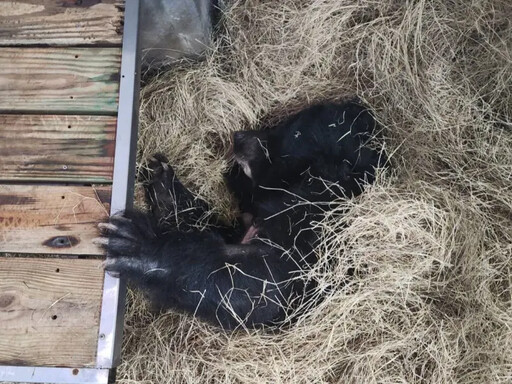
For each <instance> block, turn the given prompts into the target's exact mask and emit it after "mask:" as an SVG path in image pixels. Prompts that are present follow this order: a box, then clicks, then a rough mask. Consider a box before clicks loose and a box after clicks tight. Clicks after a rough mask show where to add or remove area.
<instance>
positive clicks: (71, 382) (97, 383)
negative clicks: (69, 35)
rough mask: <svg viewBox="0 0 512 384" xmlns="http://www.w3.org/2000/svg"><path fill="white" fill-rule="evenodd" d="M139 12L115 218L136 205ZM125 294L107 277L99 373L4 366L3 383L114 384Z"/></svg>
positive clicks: (127, 76) (123, 91)
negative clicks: (111, 382) (134, 201)
mask: <svg viewBox="0 0 512 384" xmlns="http://www.w3.org/2000/svg"><path fill="white" fill-rule="evenodd" d="M139 7H140V0H126V1H125V13H124V28H123V49H122V58H121V77H120V87H119V109H118V119H117V130H116V149H115V157H114V176H113V184H112V198H111V209H110V213H111V214H113V213H116V212H118V211H122V210H124V209H126V208H131V206H132V204H133V192H134V182H135V180H134V179H135V156H136V150H137V127H138V111H139V108H138V106H139V85H140V60H139V44H138V31H139ZM125 292H126V287H125V284H124V282H123V281H121V280H119V279H118V278H114V277H112V276H110V275H108V274H105V279H104V283H103V298H102V304H101V316H100V325H99V335H98V348H97V355H96V367H95V368H73V367H71V368H51V367H16V366H0V382H2V381H8V382H24V383H54V384H78V383H80V384H107V383H109V382H110V380H111V377H112V373H113V372H111V369H112V368H115V367H116V366H117V365H118V364H119V362H120V356H121V341H122V334H123V317H124V303H125Z"/></svg>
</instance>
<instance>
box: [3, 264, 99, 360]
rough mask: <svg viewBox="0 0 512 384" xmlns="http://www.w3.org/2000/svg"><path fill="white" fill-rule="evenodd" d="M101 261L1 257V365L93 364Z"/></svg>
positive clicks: (97, 328) (97, 326) (97, 324)
mask: <svg viewBox="0 0 512 384" xmlns="http://www.w3.org/2000/svg"><path fill="white" fill-rule="evenodd" d="M102 289H103V271H102V269H101V260H85V259H35V258H30V259H28V258H18V257H2V258H0V365H30V366H42V365H45V366H67V367H90V366H94V365H95V360H96V348H97V339H98V332H99V318H100V309H101V297H102Z"/></svg>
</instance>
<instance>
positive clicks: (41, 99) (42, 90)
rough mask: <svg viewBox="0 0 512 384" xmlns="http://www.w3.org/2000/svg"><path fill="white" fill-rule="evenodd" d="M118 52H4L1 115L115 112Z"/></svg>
mask: <svg viewBox="0 0 512 384" xmlns="http://www.w3.org/2000/svg"><path fill="white" fill-rule="evenodd" d="M120 60H121V49H120V48H74V49H71V48H1V49H0V68H1V71H0V113H1V112H3V113H13V112H19V113H24V112H30V113H43V114H46V113H57V114H68V113H72V114H76V113H81V114H98V113H102V114H110V115H115V114H116V112H117V102H118V91H119V71H120Z"/></svg>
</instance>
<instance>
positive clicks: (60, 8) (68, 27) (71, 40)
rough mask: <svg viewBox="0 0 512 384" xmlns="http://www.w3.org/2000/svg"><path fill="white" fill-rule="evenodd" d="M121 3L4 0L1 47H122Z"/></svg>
mask: <svg viewBox="0 0 512 384" xmlns="http://www.w3.org/2000/svg"><path fill="white" fill-rule="evenodd" d="M122 4H123V1H120V0H102V1H99V0H81V1H80V0H78V1H77V0H61V1H57V0H12V1H9V0H4V1H1V2H0V45H29V44H30V45H34V44H45V45H77V44H94V45H100V44H116V45H119V46H120V45H121V34H122V28H121V26H122V19H123V11H122V7H121V6H120V5H122Z"/></svg>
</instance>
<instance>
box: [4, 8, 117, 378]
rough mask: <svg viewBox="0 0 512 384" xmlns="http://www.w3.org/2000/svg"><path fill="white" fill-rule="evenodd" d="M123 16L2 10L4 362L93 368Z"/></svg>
mask: <svg viewBox="0 0 512 384" xmlns="http://www.w3.org/2000/svg"><path fill="white" fill-rule="evenodd" d="M123 12H124V1H120V0H102V1H97V0H60V1H57V0H14V1H5V0H4V1H0V68H2V69H1V70H0V253H10V254H20V253H28V254H37V255H39V256H36V255H32V256H29V257H21V256H12V255H4V256H2V255H0V365H4V366H31V367H38V366H39V367H43V366H44V367H75V368H83V367H95V366H96V362H97V348H98V338H99V327H100V310H101V305H102V295H103V284H104V273H103V270H102V269H101V260H100V259H98V256H100V255H102V251H101V250H100V249H99V248H98V247H97V246H95V245H94V244H93V243H92V241H91V240H92V239H93V238H94V237H97V223H98V222H99V221H101V220H104V219H105V218H106V217H107V216H108V215H109V213H110V203H111V193H112V181H113V171H114V155H115V153H114V152H115V144H116V140H115V135H116V124H117V112H118V103H119V87H120V76H121V75H120V69H121V53H122V49H121V48H122V32H123ZM41 255H46V256H45V257H43V258H41ZM56 255H60V256H59V257H56ZM78 255H80V257H77V256H78ZM1 380H2V379H1V377H0V381H1Z"/></svg>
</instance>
